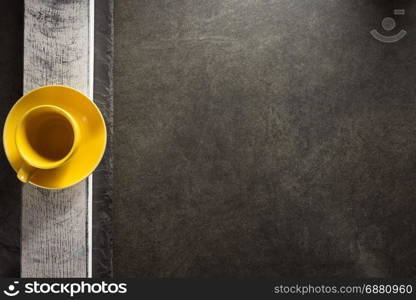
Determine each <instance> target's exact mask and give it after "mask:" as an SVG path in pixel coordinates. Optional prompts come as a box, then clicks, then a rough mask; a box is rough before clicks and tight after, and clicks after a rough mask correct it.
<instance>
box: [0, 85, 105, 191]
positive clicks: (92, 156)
mask: <svg viewBox="0 0 416 300" xmlns="http://www.w3.org/2000/svg"><path fill="white" fill-rule="evenodd" d="M39 105H56V106H58V107H60V108H62V109H64V110H65V111H67V112H68V113H69V114H70V115H71V116H72V117H73V118H74V120H75V121H76V122H77V123H78V126H79V131H80V141H79V146H78V148H77V151H76V152H75V153H74V154H73V155H72V157H71V158H70V159H69V161H68V162H66V163H65V164H64V165H62V166H60V167H58V168H55V169H49V170H44V169H38V170H36V172H35V173H34V174H33V176H32V177H31V178H30V181H29V182H30V183H31V184H33V185H36V186H39V187H43V188H47V189H62V188H66V187H69V186H71V185H74V184H76V183H78V182H80V181H81V180H83V179H84V178H86V177H87V176H88V175H90V174H91V173H92V172H93V171H94V169H95V168H96V167H97V166H98V164H99V162H100V160H101V158H102V156H103V154H104V150H105V146H106V142H107V132H106V127H105V123H104V119H103V116H102V115H101V112H100V111H99V109H98V107H97V106H96V105H95V104H94V102H92V101H91V100H90V99H89V98H88V97H87V96H85V95H84V94H82V93H81V92H79V91H77V90H75V89H73V88H70V87H66V86H60V85H52V86H44V87H41V88H38V89H35V90H33V91H31V92H29V93H27V94H26V95H24V96H23V97H22V98H20V99H19V100H18V101H17V102H16V103H15V105H14V106H13V107H12V109H11V110H10V112H9V114H8V116H7V119H6V123H5V125H4V129H3V146H4V150H5V152H6V156H7V159H8V160H9V162H10V164H11V165H12V167H13V169H14V170H15V171H16V172H17V171H18V170H19V168H20V166H21V165H22V158H21V157H20V155H19V153H18V151H17V148H16V141H15V133H16V128H17V124H18V123H19V121H20V119H21V118H22V116H23V115H24V114H25V112H27V111H28V110H30V109H32V108H34V107H36V106H39ZM16 180H17V179H16Z"/></svg>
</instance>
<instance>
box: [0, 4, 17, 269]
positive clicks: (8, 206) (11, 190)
mask: <svg viewBox="0 0 416 300" xmlns="http://www.w3.org/2000/svg"><path fill="white" fill-rule="evenodd" d="M0 45H1V46H0V102H1V105H0V124H2V125H1V130H3V124H4V122H5V120H6V117H7V113H8V112H9V110H10V109H11V107H12V106H13V104H14V102H15V101H16V99H18V98H19V97H20V96H21V94H22V88H23V78H22V76H23V0H18V1H6V2H5V3H2V9H1V10H0ZM20 195H21V188H20V183H19V181H18V180H16V174H15V173H14V171H13V169H12V168H11V167H10V165H9V163H8V162H7V158H6V156H5V154H4V150H3V146H1V147H0V277H18V276H19V275H20V209H21V207H20Z"/></svg>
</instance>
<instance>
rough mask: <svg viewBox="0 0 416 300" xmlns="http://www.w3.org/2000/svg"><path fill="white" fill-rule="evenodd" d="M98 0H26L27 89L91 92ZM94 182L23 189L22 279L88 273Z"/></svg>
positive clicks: (72, 275)
mask: <svg viewBox="0 0 416 300" xmlns="http://www.w3.org/2000/svg"><path fill="white" fill-rule="evenodd" d="M90 1H94V0H62V1H59V0H25V17H24V18H25V23H24V26H25V29H24V92H28V91H30V90H32V89H34V88H36V87H39V86H43V85H49V84H63V85H68V86H71V87H74V88H76V89H79V90H81V91H82V92H84V93H86V94H88V95H89V96H91V91H92V82H91V78H92V76H91V72H93V69H92V61H91V51H93V49H91V45H92V44H91V39H92V36H91V30H90V29H91V26H92V25H93V24H92V22H91V18H92V17H93V12H92V11H91V7H92V6H93V5H91V4H93V3H90ZM89 190H90V189H89V183H88V180H85V181H83V182H81V183H79V184H77V185H75V186H73V187H70V188H68V189H64V190H55V191H49V190H44V189H40V188H36V187H34V186H32V185H30V184H25V185H23V191H22V258H21V264H22V272H21V275H22V277H86V276H89V275H90V274H89V269H90V267H89V266H88V264H89V261H90V257H89V256H90V249H89V247H91V245H89V242H88V241H89V240H90V239H89V238H88V236H89V235H90V234H91V233H90V232H88V227H89V226H88V225H89V224H88V220H89V219H90V215H89V214H91V213H92V212H91V211H89V209H90V206H91V205H90V203H89V201H90V200H89V197H88V196H89V194H88V193H89V192H88V191H89Z"/></svg>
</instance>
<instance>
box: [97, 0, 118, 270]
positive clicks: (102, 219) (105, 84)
mask: <svg viewBox="0 0 416 300" xmlns="http://www.w3.org/2000/svg"><path fill="white" fill-rule="evenodd" d="M94 23H95V33H94V101H95V104H97V106H98V107H99V108H100V110H101V113H102V114H103V117H104V119H105V122H106V126H107V148H106V152H105V154H104V157H103V159H102V161H101V163H100V165H99V166H98V168H97V169H96V170H95V172H94V176H93V185H92V187H93V193H92V197H93V243H92V245H93V253H92V259H93V261H92V268H93V270H92V274H93V277H111V275H112V223H111V219H112V192H113V157H112V140H113V0H99V1H95V19H94Z"/></svg>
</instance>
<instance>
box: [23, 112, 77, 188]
mask: <svg viewBox="0 0 416 300" xmlns="http://www.w3.org/2000/svg"><path fill="white" fill-rule="evenodd" d="M15 138H16V148H17V151H18V152H19V154H20V155H21V157H22V158H23V163H22V165H21V166H20V169H19V170H18V172H17V178H19V180H21V181H22V182H28V181H29V180H30V177H31V176H32V175H33V174H34V173H35V172H36V170H37V169H54V168H57V167H60V166H62V165H63V164H65V163H66V162H67V161H68V160H69V159H70V158H71V156H72V155H73V154H74V152H75V151H76V149H77V147H78V144H79V139H80V130H79V126H78V124H77V122H76V121H75V120H74V118H73V117H72V116H71V115H70V114H69V113H68V112H67V111H65V110H64V109H62V108H60V107H58V106H54V105H40V106H36V107H34V108H32V109H30V110H29V111H28V112H26V113H25V114H24V115H23V117H22V118H21V120H20V122H19V124H18V125H17V129H16V137H15Z"/></svg>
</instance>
